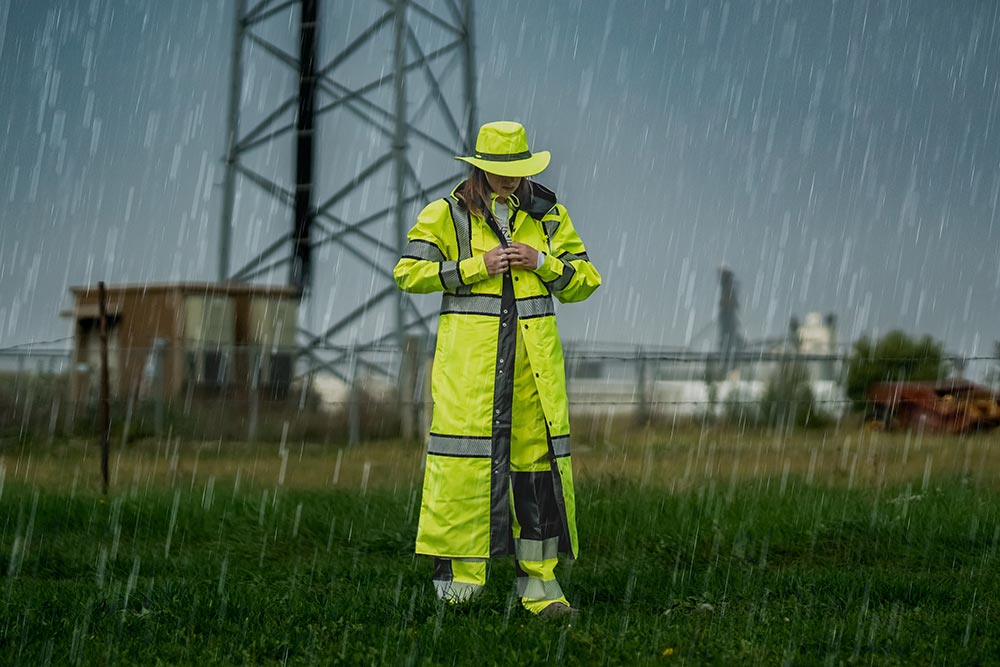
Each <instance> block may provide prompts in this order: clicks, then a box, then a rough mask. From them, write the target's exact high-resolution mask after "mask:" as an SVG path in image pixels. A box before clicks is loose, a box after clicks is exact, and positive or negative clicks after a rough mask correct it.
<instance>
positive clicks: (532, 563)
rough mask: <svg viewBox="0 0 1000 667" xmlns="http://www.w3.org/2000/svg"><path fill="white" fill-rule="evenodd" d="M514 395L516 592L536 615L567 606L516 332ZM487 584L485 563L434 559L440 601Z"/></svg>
mask: <svg viewBox="0 0 1000 667" xmlns="http://www.w3.org/2000/svg"><path fill="white" fill-rule="evenodd" d="M514 396H515V397H516V403H515V404H514V410H513V415H512V418H511V443H510V481H511V483H510V507H511V518H512V521H511V524H512V532H513V537H514V554H515V567H516V570H517V592H518V597H520V598H521V604H523V605H524V607H525V608H526V609H527V610H528V611H530V612H533V613H536V614H537V613H538V612H540V611H541V610H542V609H544V608H545V607H547V606H549V605H550V604H552V603H554V602H562V603H563V604H567V605H568V604H569V602H568V601H567V600H566V597H565V596H564V595H563V592H562V588H561V587H560V586H559V582H558V581H557V580H556V576H555V568H556V565H557V563H558V562H559V560H558V553H559V540H560V536H561V535H562V533H563V521H562V517H561V515H560V512H559V508H558V506H557V505H556V500H555V489H554V487H553V484H552V472H551V471H552V462H551V459H550V454H549V444H548V431H547V429H546V426H545V414H544V413H543V412H542V404H541V401H540V400H539V398H538V391H537V389H536V388H535V378H534V373H533V372H532V370H531V365H530V364H529V363H528V359H527V353H526V351H525V349H524V342H523V340H522V338H521V335H520V332H519V333H518V336H517V351H516V353H515V356H514ZM485 584H486V559H478V558H462V559H457V558H435V559H434V587H435V590H436V592H437V595H438V597H439V598H441V599H442V600H447V601H450V602H464V601H467V600H470V599H472V598H473V597H475V596H476V595H477V594H478V593H479V592H480V591H481V590H482V589H483V586H484V585H485Z"/></svg>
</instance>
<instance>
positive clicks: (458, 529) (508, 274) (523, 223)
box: [394, 122, 601, 615]
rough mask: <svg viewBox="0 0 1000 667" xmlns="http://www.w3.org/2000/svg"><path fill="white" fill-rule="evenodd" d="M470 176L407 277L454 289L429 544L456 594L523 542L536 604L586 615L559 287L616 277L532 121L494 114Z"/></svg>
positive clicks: (423, 522) (434, 436)
mask: <svg viewBox="0 0 1000 667" xmlns="http://www.w3.org/2000/svg"><path fill="white" fill-rule="evenodd" d="M457 159H459V160H464V161H465V162H468V163H469V164H471V165H472V170H471V173H470V175H469V177H468V179H467V180H466V181H464V182H463V183H461V184H459V185H458V186H457V187H456V188H455V189H454V190H453V191H452V192H451V194H450V195H449V196H448V197H445V198H444V199H440V200H438V201H435V202H432V203H431V204H429V205H428V206H427V207H426V208H424V210H423V211H421V212H420V215H419V216H418V217H417V224H416V225H414V227H413V229H411V230H410V232H409V235H408V240H409V242H408V244H407V246H406V250H405V252H404V254H403V256H402V258H401V259H400V260H399V262H398V263H397V264H396V268H395V270H394V274H395V277H396V283H397V284H398V285H399V287H400V289H402V290H405V291H407V292H415V293H420V294H425V293H428V292H437V291H443V292H444V296H443V298H442V302H441V315H440V320H439V323H438V333H437V348H436V350H435V355H434V370H433V375H432V388H431V392H432V395H433V399H434V415H433V419H432V422H431V433H430V438H429V444H428V450H427V465H426V469H425V472H424V486H423V497H422V500H421V506H420V521H419V526H418V529H417V544H416V550H417V553H420V554H426V555H429V556H433V557H434V558H435V566H434V586H435V589H436V591H437V594H438V597H439V598H441V599H442V600H446V601H449V602H462V601H466V600H469V599H471V598H472V597H473V596H475V595H476V594H477V593H479V592H480V591H481V590H482V587H483V585H484V584H485V583H486V561H487V559H488V558H490V557H493V556H502V555H507V554H510V553H514V555H515V558H516V568H517V587H518V595H519V597H520V598H521V602H522V604H523V605H524V607H525V608H526V609H528V611H531V612H533V613H541V614H545V615H564V614H573V613H575V610H574V609H573V608H572V607H571V606H570V604H569V602H568V601H567V600H566V597H565V596H564V595H563V593H562V590H561V588H560V587H559V583H558V581H556V577H555V566H556V564H557V561H558V555H559V553H560V552H562V553H566V554H568V555H569V556H570V557H571V558H575V557H576V555H577V533H576V510H575V504H574V494H573V473H572V469H571V466H570V456H569V454H570V452H569V414H568V410H567V402H566V377H565V371H564V367H563V354H562V346H561V344H560V342H559V332H558V331H557V329H556V318H555V311H554V309H553V305H552V296H551V295H553V294H554V295H555V296H556V298H558V299H559V300H560V301H561V302H572V301H582V300H583V299H586V298H587V297H588V296H590V294H591V293H592V292H593V291H594V290H595V289H597V287H598V286H599V285H600V284H601V277H600V274H598V272H597V269H595V268H594V266H593V264H591V263H590V259H589V258H588V257H587V252H586V250H585V248H584V246H583V242H582V241H580V237H579V236H577V233H576V230H575V229H574V228H573V223H572V222H571V221H570V218H569V215H568V214H567V213H566V209H565V208H564V207H563V206H562V205H561V204H558V203H557V202H556V196H555V194H554V193H553V192H552V191H551V190H548V189H547V188H545V187H543V186H541V185H539V184H537V183H535V182H533V181H530V180H528V178H527V177H528V176H534V175H535V174H538V173H539V172H541V171H542V170H543V169H545V167H546V166H548V163H549V159H550V156H549V153H548V152H547V151H543V152H539V153H534V154H533V153H531V152H530V151H529V150H528V139H527V135H526V134H525V131H524V128H523V127H522V126H521V125H520V124H518V123H513V122H496V123H487V124H486V125H483V126H482V128H481V129H480V131H479V136H478V138H477V141H476V154H475V155H474V156H471V157H459V158H457Z"/></svg>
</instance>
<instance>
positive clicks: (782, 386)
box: [758, 361, 828, 428]
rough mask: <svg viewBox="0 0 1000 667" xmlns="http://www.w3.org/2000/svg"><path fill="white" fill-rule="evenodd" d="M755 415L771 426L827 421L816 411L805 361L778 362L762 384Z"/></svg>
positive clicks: (819, 423) (765, 424)
mask: <svg viewBox="0 0 1000 667" xmlns="http://www.w3.org/2000/svg"><path fill="white" fill-rule="evenodd" d="M758 419H759V421H760V423H761V425H763V426H767V427H771V428H791V427H802V426H820V425H822V424H825V423H826V422H827V421H828V420H827V418H826V415H821V414H819V413H818V412H817V409H816V398H815V396H813V392H812V386H811V385H810V378H809V369H807V368H806V367H805V365H804V364H802V363H799V362H795V361H791V362H782V363H781V365H779V366H778V369H777V371H776V372H775V373H774V374H773V375H772V376H771V377H769V378H768V380H767V384H766V385H765V386H764V395H763V396H762V397H761V401H760V411H759V413H758Z"/></svg>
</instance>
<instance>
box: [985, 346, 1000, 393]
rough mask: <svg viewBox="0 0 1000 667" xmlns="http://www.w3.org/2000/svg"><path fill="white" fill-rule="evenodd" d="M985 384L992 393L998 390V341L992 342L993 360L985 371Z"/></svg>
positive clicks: (999, 361)
mask: <svg viewBox="0 0 1000 667" xmlns="http://www.w3.org/2000/svg"><path fill="white" fill-rule="evenodd" d="M986 384H988V385H989V386H990V387H992V388H993V390H994V391H996V390H997V389H998V388H1000V340H998V341H994V342H993V359H991V360H990V366H989V368H987V369H986Z"/></svg>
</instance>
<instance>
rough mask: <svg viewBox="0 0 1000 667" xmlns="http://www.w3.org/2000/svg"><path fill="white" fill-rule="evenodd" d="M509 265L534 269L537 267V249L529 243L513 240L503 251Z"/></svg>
mask: <svg viewBox="0 0 1000 667" xmlns="http://www.w3.org/2000/svg"><path fill="white" fill-rule="evenodd" d="M504 252H506V253H507V261H508V262H509V263H510V265H511V266H516V267H518V268H521V269H528V270H530V271H534V270H535V269H536V268H538V251H537V250H535V249H534V248H532V247H531V246H530V245H527V244H525V243H520V242H518V241H514V242H513V243H511V244H510V245H509V246H507V249H506V250H505V251H504Z"/></svg>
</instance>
